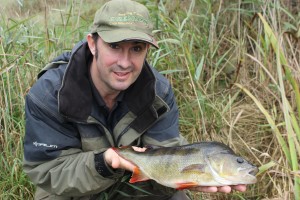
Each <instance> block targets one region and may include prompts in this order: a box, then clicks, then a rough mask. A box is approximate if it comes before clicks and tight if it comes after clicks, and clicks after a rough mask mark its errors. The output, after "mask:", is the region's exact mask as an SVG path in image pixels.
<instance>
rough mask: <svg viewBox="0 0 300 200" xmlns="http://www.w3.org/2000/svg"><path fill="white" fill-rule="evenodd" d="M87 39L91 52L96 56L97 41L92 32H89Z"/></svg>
mask: <svg viewBox="0 0 300 200" xmlns="http://www.w3.org/2000/svg"><path fill="white" fill-rule="evenodd" d="M86 40H87V43H88V46H89V49H90V51H91V53H92V54H93V55H94V56H95V53H96V43H95V41H94V39H93V36H92V34H88V35H87V36H86Z"/></svg>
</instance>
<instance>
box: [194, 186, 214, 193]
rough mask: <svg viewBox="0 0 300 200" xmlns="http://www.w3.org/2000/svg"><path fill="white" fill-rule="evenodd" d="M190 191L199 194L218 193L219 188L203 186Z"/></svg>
mask: <svg viewBox="0 0 300 200" xmlns="http://www.w3.org/2000/svg"><path fill="white" fill-rule="evenodd" d="M190 190H193V191H198V192H217V191H218V188H217V187H208V186H203V187H195V188H190Z"/></svg>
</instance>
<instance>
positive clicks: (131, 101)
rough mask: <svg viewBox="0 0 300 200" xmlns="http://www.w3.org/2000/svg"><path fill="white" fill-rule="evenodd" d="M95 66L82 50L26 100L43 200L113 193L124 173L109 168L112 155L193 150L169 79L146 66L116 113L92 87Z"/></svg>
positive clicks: (59, 62) (31, 164) (62, 61)
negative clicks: (107, 154) (107, 155)
mask: <svg viewBox="0 0 300 200" xmlns="http://www.w3.org/2000/svg"><path fill="white" fill-rule="evenodd" d="M91 59H92V54H91V52H90V51H89V48H88V46H87V43H86V42H80V43H79V44H77V45H76V47H74V49H73V51H72V52H70V53H64V54H62V55H61V56H59V57H58V58H56V59H55V60H54V61H53V62H52V63H51V64H50V65H49V66H50V67H49V66H48V70H47V71H46V72H45V73H44V74H42V75H41V77H40V78H39V79H38V80H37V82H36V83H35V84H34V85H33V87H32V88H31V89H30V91H29V93H28V95H27V96H26V110H25V114H26V133H25V139H24V171H25V173H26V174H27V175H28V176H29V178H30V179H31V181H32V182H33V183H34V184H36V185H37V187H38V191H37V193H42V196H43V195H45V196H47V195H46V194H48V195H50V194H51V195H54V196H56V197H57V198H58V197H61V198H62V199H71V197H76V198H79V197H80V198H82V197H87V199H89V197H91V196H93V195H94V194H97V193H101V192H103V191H106V190H107V189H108V188H109V187H113V185H114V184H116V183H117V182H119V181H120V178H122V177H123V176H124V171H123V170H113V169H111V168H110V167H109V166H107V165H106V163H105V162H104V160H103V152H104V151H105V150H106V149H107V148H110V147H119V146H128V145H130V146H133V145H134V146H145V145H156V146H176V145H181V144H183V143H184V142H185V141H184V139H183V138H182V137H181V136H180V135H179V130H178V109H177V106H176V102H175V99H174V94H173V92H172V89H171V86H170V84H169V82H168V81H167V79H166V78H165V77H163V76H162V75H161V74H159V73H158V72H157V71H156V70H155V69H154V68H153V67H151V66H150V65H149V64H148V63H147V62H145V64H144V66H143V70H142V72H141V74H140V76H139V77H138V79H137V81H136V82H135V83H134V84H132V85H131V86H130V87H129V88H128V89H127V90H126V91H124V92H122V93H121V95H119V97H118V101H117V104H116V106H115V108H114V110H113V111H112V112H110V113H109V112H107V110H106V109H105V105H104V104H103V100H102V98H101V96H100V95H99V94H98V92H97V90H96V89H95V86H94V85H93V83H92V82H91V79H90V75H89V63H90V61H91ZM64 197H65V198H64ZM76 198H73V199H76ZM58 199H60V198H58ZM124 199H125V198H124Z"/></svg>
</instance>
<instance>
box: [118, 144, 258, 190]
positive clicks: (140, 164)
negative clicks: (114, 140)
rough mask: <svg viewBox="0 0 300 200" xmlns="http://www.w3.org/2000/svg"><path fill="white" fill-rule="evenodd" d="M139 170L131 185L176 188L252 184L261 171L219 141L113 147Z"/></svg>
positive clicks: (134, 175) (133, 176)
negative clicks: (142, 183) (141, 147)
mask: <svg viewBox="0 0 300 200" xmlns="http://www.w3.org/2000/svg"><path fill="white" fill-rule="evenodd" d="M113 149H114V150H115V151H116V152H117V153H118V154H119V155H120V156H121V157H122V158H124V159H126V160H128V161H129V162H131V163H133V164H134V165H135V166H136V167H135V169H134V171H133V175H132V177H131V179H130V182H131V183H134V182H139V181H146V180H149V179H153V180H155V181H156V182H158V183H160V184H161V185H164V186H167V187H172V188H176V189H185V188H190V187H196V186H224V185H238V184H253V183H256V181H257V179H256V177H255V174H256V173H257V172H258V169H257V167H256V166H254V165H253V164H251V163H249V162H248V161H246V160H245V159H244V158H242V157H240V156H238V155H236V154H235V153H234V152H233V150H232V149H230V148H229V147H228V146H226V145H225V144H223V143H219V142H200V143H193V144H188V145H183V146H177V147H161V148H153V149H152V148H150V149H147V150H146V151H145V152H136V151H134V150H133V149H132V148H131V147H126V148H113Z"/></svg>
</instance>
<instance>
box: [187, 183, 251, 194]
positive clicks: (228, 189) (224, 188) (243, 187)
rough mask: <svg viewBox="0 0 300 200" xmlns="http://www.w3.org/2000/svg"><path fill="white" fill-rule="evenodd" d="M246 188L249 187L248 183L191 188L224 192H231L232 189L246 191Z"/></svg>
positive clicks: (201, 190)
mask: <svg viewBox="0 0 300 200" xmlns="http://www.w3.org/2000/svg"><path fill="white" fill-rule="evenodd" d="M246 189H247V186H246V185H233V186H221V187H212V186H207V187H206V186H205V187H195V188H191V190H193V191H198V192H223V193H230V192H231V190H237V191H240V192H245V191H246Z"/></svg>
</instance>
